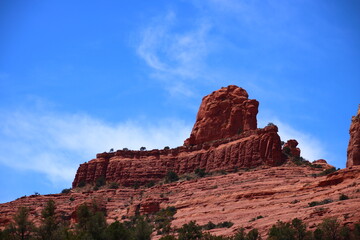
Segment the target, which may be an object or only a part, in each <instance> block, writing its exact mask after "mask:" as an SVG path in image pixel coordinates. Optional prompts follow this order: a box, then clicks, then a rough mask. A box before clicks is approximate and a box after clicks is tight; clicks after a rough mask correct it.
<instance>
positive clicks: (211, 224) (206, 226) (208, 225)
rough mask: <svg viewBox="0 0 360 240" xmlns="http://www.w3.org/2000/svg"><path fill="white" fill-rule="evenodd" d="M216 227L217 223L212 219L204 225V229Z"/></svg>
mask: <svg viewBox="0 0 360 240" xmlns="http://www.w3.org/2000/svg"><path fill="white" fill-rule="evenodd" d="M214 228H216V224H215V223H213V222H211V221H209V222H208V223H207V224H205V225H204V226H203V229H205V230H211V229H214Z"/></svg>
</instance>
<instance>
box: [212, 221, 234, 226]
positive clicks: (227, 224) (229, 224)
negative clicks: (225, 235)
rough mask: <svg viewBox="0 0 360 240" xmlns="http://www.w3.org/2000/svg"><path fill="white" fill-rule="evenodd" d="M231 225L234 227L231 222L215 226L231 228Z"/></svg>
mask: <svg viewBox="0 0 360 240" xmlns="http://www.w3.org/2000/svg"><path fill="white" fill-rule="evenodd" d="M233 225H234V223H233V222H229V221H225V222H221V223H218V224H217V225H216V226H217V227H218V228H231V227H232V226H233Z"/></svg>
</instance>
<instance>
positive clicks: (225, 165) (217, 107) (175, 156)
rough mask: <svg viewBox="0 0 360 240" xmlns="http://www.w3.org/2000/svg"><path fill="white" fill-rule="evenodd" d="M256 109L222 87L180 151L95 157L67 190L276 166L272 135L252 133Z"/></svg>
mask: <svg viewBox="0 0 360 240" xmlns="http://www.w3.org/2000/svg"><path fill="white" fill-rule="evenodd" d="M258 105H259V103H258V102H257V101H256V100H249V99H248V94H247V92H246V91H245V90H244V89H242V88H239V87H237V86H234V85H230V86H228V87H223V88H221V89H220V90H218V91H214V92H213V93H211V94H210V95H208V96H206V97H204V98H203V101H202V103H201V105H200V109H199V112H198V115H197V119H196V122H195V125H194V128H193V130H192V132H191V135H190V138H188V139H187V140H186V141H185V146H183V147H178V148H175V149H169V150H157V149H155V150H151V151H120V150H119V151H117V152H115V153H102V154H97V156H96V159H93V160H91V161H89V162H88V163H84V164H81V165H80V167H79V169H78V171H77V173H76V177H75V179H74V182H73V184H72V185H73V187H76V186H77V185H78V184H79V183H80V182H84V183H94V182H95V181H96V179H98V178H100V177H104V178H105V179H106V181H108V182H118V183H120V184H122V185H124V186H129V185H134V184H140V185H141V184H145V183H147V182H150V181H158V180H160V179H162V178H164V177H165V175H166V173H167V172H169V171H174V172H175V173H177V174H184V173H189V172H193V171H194V170H195V169H197V168H201V169H205V170H206V171H207V172H212V171H219V170H225V171H233V170H234V169H240V168H253V167H257V166H260V165H268V166H278V165H280V164H282V163H283V162H284V158H283V157H282V153H281V141H280V137H279V135H278V134H277V131H278V129H277V127H276V126H267V127H266V128H264V129H257V121H256V115H257V112H258ZM294 141H295V142H296V140H294ZM296 145H297V142H296ZM296 145H295V147H294V149H296ZM290 147H292V145H291V146H290ZM291 149H293V148H291ZM299 154H300V151H299Z"/></svg>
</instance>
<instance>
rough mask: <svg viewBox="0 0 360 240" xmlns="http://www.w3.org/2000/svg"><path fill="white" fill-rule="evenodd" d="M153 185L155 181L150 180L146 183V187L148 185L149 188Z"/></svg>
mask: <svg viewBox="0 0 360 240" xmlns="http://www.w3.org/2000/svg"><path fill="white" fill-rule="evenodd" d="M153 186H155V181H150V182H148V183H146V184H145V187H147V188H151V187H153Z"/></svg>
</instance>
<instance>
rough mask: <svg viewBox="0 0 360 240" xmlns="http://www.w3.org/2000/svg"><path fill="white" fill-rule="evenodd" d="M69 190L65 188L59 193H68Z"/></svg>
mask: <svg viewBox="0 0 360 240" xmlns="http://www.w3.org/2000/svg"><path fill="white" fill-rule="evenodd" d="M70 191H71V188H65V189H63V190H62V191H61V193H70Z"/></svg>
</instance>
